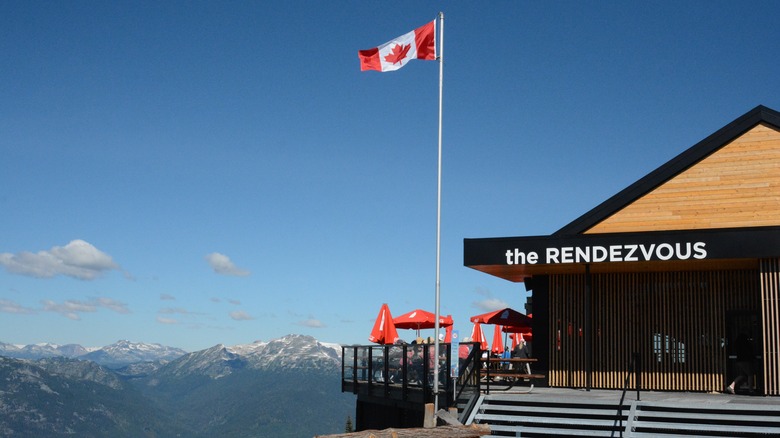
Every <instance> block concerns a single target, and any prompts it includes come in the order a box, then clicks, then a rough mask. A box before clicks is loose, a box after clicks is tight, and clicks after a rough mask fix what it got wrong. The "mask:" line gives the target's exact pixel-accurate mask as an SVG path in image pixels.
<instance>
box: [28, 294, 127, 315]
mask: <svg viewBox="0 0 780 438" xmlns="http://www.w3.org/2000/svg"><path fill="white" fill-rule="evenodd" d="M41 304H43V309H42V310H43V311H44V312H54V313H59V314H60V315H62V316H64V317H66V318H68V319H72V320H74V321H79V320H81V315H80V314H81V313H87V312H97V311H98V309H99V308H104V309H109V310H113V311H114V312H116V313H121V314H128V313H131V312H130V309H128V307H127V304H125V303H123V302H121V301H116V300H113V299H111V298H104V297H101V298H92V299H90V300H89V301H79V300H66V301H64V302H62V303H57V302H55V301H52V300H42V301H41Z"/></svg>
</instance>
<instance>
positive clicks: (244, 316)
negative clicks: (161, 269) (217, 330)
mask: <svg viewBox="0 0 780 438" xmlns="http://www.w3.org/2000/svg"><path fill="white" fill-rule="evenodd" d="M230 317H231V318H233V319H234V320H236V321H248V320H250V319H255V318H253V317H252V316H251V315H249V314H248V313H246V312H244V311H243V310H234V311H232V312H230Z"/></svg>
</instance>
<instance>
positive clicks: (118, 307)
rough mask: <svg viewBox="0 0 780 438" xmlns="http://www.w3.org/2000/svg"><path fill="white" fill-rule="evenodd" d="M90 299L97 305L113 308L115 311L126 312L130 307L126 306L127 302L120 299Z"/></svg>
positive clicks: (128, 311)
mask: <svg viewBox="0 0 780 438" xmlns="http://www.w3.org/2000/svg"><path fill="white" fill-rule="evenodd" d="M92 301H93V302H94V303H95V304H96V305H97V306H99V307H104V308H106V309H109V310H113V311H114V312H116V313H122V314H128V313H130V309H128V308H127V304H126V303H123V302H121V301H117V300H113V299H111V298H105V297H100V298H93V299H92Z"/></svg>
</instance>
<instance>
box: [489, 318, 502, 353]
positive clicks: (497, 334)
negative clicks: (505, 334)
mask: <svg viewBox="0 0 780 438" xmlns="http://www.w3.org/2000/svg"><path fill="white" fill-rule="evenodd" d="M490 351H492V352H493V353H495V354H501V353H503V352H504V339H503V338H502V337H501V326H500V325H496V327H495V330H493V349H492V350H490Z"/></svg>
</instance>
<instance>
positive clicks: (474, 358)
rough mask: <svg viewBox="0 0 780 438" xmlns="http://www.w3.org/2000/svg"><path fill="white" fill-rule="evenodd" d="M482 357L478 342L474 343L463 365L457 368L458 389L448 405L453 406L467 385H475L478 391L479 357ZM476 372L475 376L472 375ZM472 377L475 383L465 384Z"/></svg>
mask: <svg viewBox="0 0 780 438" xmlns="http://www.w3.org/2000/svg"><path fill="white" fill-rule="evenodd" d="M480 357H482V352H481V351H480V345H479V343H476V344H474V348H472V349H471V352H470V353H469V355H468V356H467V357H466V360H465V361H464V362H463V365H461V366H460V367H459V368H458V380H459V381H460V382H462V383H461V385H460V389H459V390H458V393H457V394H456V395H455V397H454V398H453V400H452V401H451V403H450V406H454V405H455V403H457V402H458V399H459V398H460V396H461V394H463V390H464V389H466V388H467V387H468V386H476V387H477V392H479V367H480V364H479V358H480ZM472 363H473V366H472V367H471V370H470V371H469V365H471V364H472ZM465 371H468V373H464V372H465ZM475 373H476V378H475V377H474V376H475ZM472 379H474V380H476V382H477V384H476V385H467V384H466V382H469V381H471V380H472Z"/></svg>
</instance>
